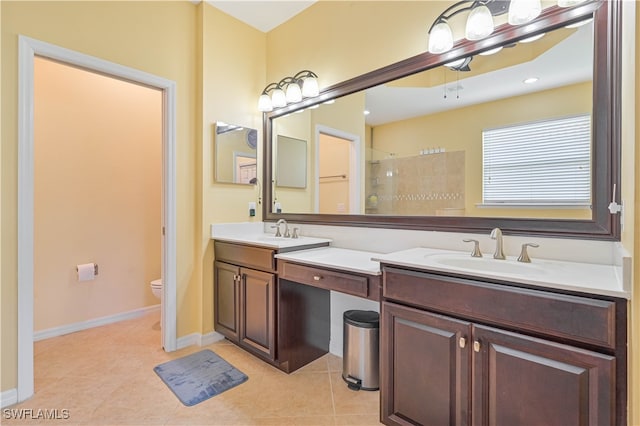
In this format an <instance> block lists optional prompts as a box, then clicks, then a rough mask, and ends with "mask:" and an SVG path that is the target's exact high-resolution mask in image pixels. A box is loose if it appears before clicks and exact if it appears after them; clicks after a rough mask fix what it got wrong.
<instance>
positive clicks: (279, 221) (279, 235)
mask: <svg viewBox="0 0 640 426" xmlns="http://www.w3.org/2000/svg"><path fill="white" fill-rule="evenodd" d="M282 223H284V235H282V234H281V233H280V224H282ZM272 228H276V237H283V236H284V237H285V238H289V237H290V236H291V235H290V234H289V225H287V221H286V220H284V219H279V220H278V221H277V222H276V224H275V225H273V226H272Z"/></svg>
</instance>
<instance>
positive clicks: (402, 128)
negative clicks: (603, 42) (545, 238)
mask: <svg viewBox="0 0 640 426" xmlns="http://www.w3.org/2000/svg"><path fill="white" fill-rule="evenodd" d="M591 93H592V86H591V83H581V84H575V85H572V86H567V87H563V88H560V89H553V90H546V91H542V92H537V93H533V94H529V95H523V96H516V97H513V98H509V99H504V100H499V101H493V102H487V103H484V104H479V105H473V106H469V107H465V108H459V109H455V110H450V111H445V112H441V113H438V114H431V115H426V116H421V117H416V118H411V119H407V120H402V121H396V122H393V123H390V124H385V125H380V126H375V127H374V128H373V131H374V134H375V138H374V142H373V146H372V148H373V149H374V150H379V151H382V152H393V153H395V155H396V156H397V157H405V156H411V155H417V154H418V152H419V151H420V150H421V149H423V148H425V147H442V148H445V149H446V150H447V151H465V152H466V156H465V157H466V161H465V168H466V171H465V204H466V206H465V209H466V213H465V214H466V215H467V216H490V217H510V216H515V217H552V218H563V219H564V218H580V219H587V218H591V210H588V209H579V210H575V209H561V210H553V209H544V210H540V209H535V210H525V209H518V210H510V209H490V208H478V207H476V205H477V204H481V203H482V179H481V177H482V136H481V135H482V131H483V130H484V129H486V128H496V127H501V126H505V125H508V124H515V123H524V122H529V121H536V120H543V119H548V118H554V117H563V116H569V115H576V114H584V113H588V112H590V111H591V104H592V101H591ZM496 111H499V112H500V113H499V114H496V113H495V112H496ZM423 135H429V137H428V139H427V140H425V138H424V136H423Z"/></svg>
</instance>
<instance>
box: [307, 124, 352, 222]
mask: <svg viewBox="0 0 640 426" xmlns="http://www.w3.org/2000/svg"><path fill="white" fill-rule="evenodd" d="M360 158H361V155H360V138H359V137H358V136H356V135H352V134H348V133H345V132H342V131H340V130H337V129H331V128H329V127H325V126H318V127H317V130H316V171H317V176H318V178H317V179H316V182H315V193H316V197H315V212H316V213H325V214H358V213H361V211H360V210H361V209H360V205H361V201H360V182H361V177H360V170H361V168H360Z"/></svg>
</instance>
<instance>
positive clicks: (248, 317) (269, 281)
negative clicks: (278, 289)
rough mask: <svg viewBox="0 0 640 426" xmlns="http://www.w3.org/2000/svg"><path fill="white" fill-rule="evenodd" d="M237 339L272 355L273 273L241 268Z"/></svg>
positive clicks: (271, 357)
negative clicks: (239, 322)
mask: <svg viewBox="0 0 640 426" xmlns="http://www.w3.org/2000/svg"><path fill="white" fill-rule="evenodd" d="M240 271H241V274H242V281H241V282H242V285H241V291H240V294H241V296H240V300H241V309H240V311H241V316H242V319H241V324H242V325H241V328H240V342H241V343H243V344H244V345H245V346H248V347H250V348H252V349H254V350H257V351H259V352H261V353H262V354H264V355H266V356H267V357H268V358H269V359H274V358H275V316H274V305H275V279H274V275H273V274H269V273H266V272H260V271H254V270H253V269H244V268H241V270H240Z"/></svg>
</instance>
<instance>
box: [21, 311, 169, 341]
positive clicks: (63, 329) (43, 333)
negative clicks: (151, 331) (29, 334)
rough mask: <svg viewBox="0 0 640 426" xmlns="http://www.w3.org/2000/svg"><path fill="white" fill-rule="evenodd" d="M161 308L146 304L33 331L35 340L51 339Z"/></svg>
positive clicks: (135, 316) (136, 316)
mask: <svg viewBox="0 0 640 426" xmlns="http://www.w3.org/2000/svg"><path fill="white" fill-rule="evenodd" d="M158 310H160V305H152V306H145V307H144V308H140V309H134V310H133V311H128V312H122V313H119V314H115V315H109V316H106V317H100V318H94V319H90V320H87V321H81V322H76V323H73V324H67V325H61V326H59V327H53V328H48V329H46V330H40V331H36V332H34V333H33V341H34V342H37V341H38V340H44V339H49V338H51V337H57V336H63V335H65V334H69V333H75V332H76V331H82V330H86V329H88V328H93V327H99V326H101V325H107V324H112V323H114V322H119V321H124V320H128V319H133V318H138V317H141V316H143V315H146V314H148V313H150V312H154V311H158Z"/></svg>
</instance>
